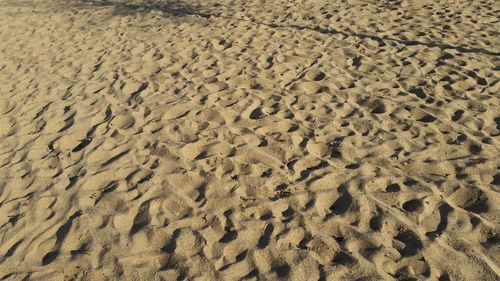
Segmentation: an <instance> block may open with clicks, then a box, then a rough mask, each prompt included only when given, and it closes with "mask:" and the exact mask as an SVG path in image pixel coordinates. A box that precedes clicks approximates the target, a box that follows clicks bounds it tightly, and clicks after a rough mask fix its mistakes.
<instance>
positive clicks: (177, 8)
mask: <svg viewBox="0 0 500 281" xmlns="http://www.w3.org/2000/svg"><path fill="white" fill-rule="evenodd" d="M70 3H71V4H69V5H71V6H72V7H75V8H92V7H100V8H112V9H113V12H112V14H113V15H130V14H136V13H149V12H161V13H162V14H163V15H164V16H174V17H182V16H185V15H196V16H199V17H203V18H208V17H210V15H209V14H205V13H202V12H199V11H198V12H197V11H196V9H194V7H192V6H190V5H189V4H187V3H185V2H183V1H176V0H161V1H154V0H143V1H140V2H138V1H127V0H75V1H73V2H70Z"/></svg>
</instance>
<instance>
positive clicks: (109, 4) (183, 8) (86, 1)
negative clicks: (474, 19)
mask: <svg viewBox="0 0 500 281" xmlns="http://www.w3.org/2000/svg"><path fill="white" fill-rule="evenodd" d="M65 5H68V6H70V7H74V8H99V7H101V8H112V9H113V10H112V11H113V12H112V14H113V15H131V14H136V13H149V12H160V13H161V14H162V15H163V16H165V17H182V16H197V17H201V18H204V19H210V18H212V17H214V18H221V19H227V20H237V21H245V22H248V23H251V24H256V25H262V26H266V27H269V28H273V29H286V28H292V29H296V30H311V31H315V32H319V33H321V34H326V35H334V34H341V35H343V36H345V37H357V38H360V39H365V38H369V39H372V40H376V41H378V42H380V43H382V45H385V44H387V43H389V42H396V43H398V44H401V45H404V46H426V47H437V48H440V49H442V50H456V51H458V52H461V53H475V54H483V55H488V56H495V57H498V56H500V52H494V51H490V50H487V49H484V48H477V47H470V46H466V45H450V44H446V43H442V42H435V41H419V40H406V39H401V38H393V37H389V36H383V37H381V36H378V35H377V34H364V33H356V32H352V31H350V30H337V29H333V28H323V27H319V26H305V25H297V24H276V23H273V22H262V21H257V20H255V19H252V18H236V17H231V16H227V14H231V13H228V11H225V13H222V10H221V5H218V4H212V6H211V7H208V6H206V5H205V6H197V7H195V6H193V5H191V4H188V3H186V2H184V1H182V0H139V1H131V0H73V1H65ZM229 12H230V11H229Z"/></svg>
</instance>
